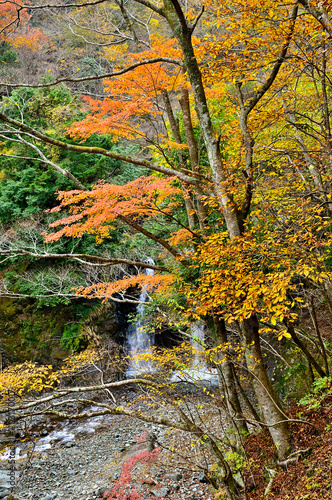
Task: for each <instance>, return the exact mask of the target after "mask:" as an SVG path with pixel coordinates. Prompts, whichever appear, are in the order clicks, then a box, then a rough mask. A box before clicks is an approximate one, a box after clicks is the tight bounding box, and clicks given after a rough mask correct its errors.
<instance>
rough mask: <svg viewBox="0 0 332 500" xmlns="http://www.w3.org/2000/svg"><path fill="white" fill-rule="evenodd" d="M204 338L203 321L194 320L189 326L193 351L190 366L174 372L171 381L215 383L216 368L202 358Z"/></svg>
mask: <svg viewBox="0 0 332 500" xmlns="http://www.w3.org/2000/svg"><path fill="white" fill-rule="evenodd" d="M204 338H205V323H204V321H196V323H193V324H192V325H191V327H190V344H191V347H192V351H193V359H192V362H191V366H190V367H189V368H188V369H187V370H183V371H181V372H175V373H174V374H173V376H172V379H171V380H172V381H173V382H184V381H186V382H195V381H209V382H210V383H212V384H214V383H215V380H216V370H214V369H211V368H209V367H208V366H207V364H206V361H205V359H204V350H205V347H204Z"/></svg>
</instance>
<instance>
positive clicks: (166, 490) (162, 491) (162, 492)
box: [151, 486, 169, 498]
mask: <svg viewBox="0 0 332 500" xmlns="http://www.w3.org/2000/svg"><path fill="white" fill-rule="evenodd" d="M151 493H153V495H155V496H156V497H161V498H166V497H167V495H168V494H169V488H167V486H165V487H163V488H159V489H158V490H157V489H156V490H152V491H151Z"/></svg>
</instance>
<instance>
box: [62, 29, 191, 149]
mask: <svg viewBox="0 0 332 500" xmlns="http://www.w3.org/2000/svg"><path fill="white" fill-rule="evenodd" d="M151 45H152V47H151V49H150V50H147V51H144V52H139V53H131V54H126V61H125V67H126V66H130V65H132V64H135V63H139V62H141V61H146V60H149V59H153V58H158V57H159V58H160V57H167V58H172V59H174V61H175V62H178V63H181V52H180V50H179V49H178V48H177V47H176V42H175V41H174V39H171V40H164V39H161V38H157V37H154V36H151ZM121 55H122V54H121ZM119 63H120V64H121V66H123V60H122V61H121V60H119ZM118 69H119V68H118ZM181 81H182V75H181V69H180V67H179V66H178V65H175V66H172V65H170V64H168V65H165V64H164V63H162V62H156V63H154V64H149V65H145V64H144V65H142V66H137V67H136V68H135V69H133V70H131V71H129V72H127V73H124V74H123V75H121V76H117V77H113V78H112V79H105V80H104V85H105V88H104V92H105V93H106V95H107V96H108V97H105V99H103V100H99V99H92V98H91V97H86V98H84V100H85V102H86V104H87V106H86V110H87V111H88V115H87V117H86V118H85V119H84V120H82V121H80V122H75V123H73V124H72V125H71V127H70V130H69V133H70V134H71V135H72V136H73V137H79V138H87V137H89V136H90V135H91V134H93V133H108V134H112V135H113V137H114V139H117V138H118V137H126V138H127V139H133V138H137V137H141V136H144V134H145V132H144V128H143V127H142V120H143V121H144V118H146V117H147V116H149V119H151V118H152V119H153V117H154V119H156V118H157V117H158V115H161V114H162V107H161V106H160V102H159V99H160V95H161V93H162V91H163V90H170V89H174V88H175V87H176V86H177V85H179V83H181Z"/></svg>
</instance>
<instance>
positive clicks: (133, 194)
mask: <svg viewBox="0 0 332 500" xmlns="http://www.w3.org/2000/svg"><path fill="white" fill-rule="evenodd" d="M177 195H181V189H180V188H179V187H178V186H177V185H176V183H175V178H174V177H169V178H165V179H158V178H156V177H154V176H150V177H140V178H139V179H136V180H135V181H132V182H129V183H128V184H126V185H125V186H118V185H114V184H107V183H104V182H101V183H100V184H97V185H96V186H94V187H93V189H92V190H91V191H77V190H75V191H68V192H61V193H59V199H60V200H61V203H60V205H59V206H58V207H56V208H54V209H53V210H52V212H59V211H60V210H62V209H64V208H66V207H69V212H70V213H71V215H69V216H68V217H64V218H62V219H60V220H57V221H56V222H53V224H51V227H58V226H64V227H63V228H62V229H60V230H59V231H57V232H54V233H52V234H48V235H46V241H57V240H59V238H61V237H62V236H71V237H75V238H78V237H81V236H82V235H83V234H84V233H88V234H94V235H96V239H97V242H99V243H101V242H102V240H103V239H104V238H106V237H107V236H108V234H109V230H110V229H111V228H113V227H114V226H113V225H112V224H113V222H114V221H115V220H116V219H117V218H121V216H126V217H127V216H128V217H131V218H132V219H133V220H144V218H150V217H155V216H156V215H159V214H160V213H169V212H170V211H171V210H172V209H173V208H174V206H176V205H177V204H178V203H179V202H180V200H178V201H177V200H176V196H177ZM170 198H171V199H170Z"/></svg>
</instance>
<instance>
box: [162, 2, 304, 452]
mask: <svg viewBox="0 0 332 500" xmlns="http://www.w3.org/2000/svg"><path fill="white" fill-rule="evenodd" d="M162 14H163V15H164V17H165V18H166V19H167V21H168V23H169V25H170V27H171V29H172V31H173V33H174V35H175V36H176V38H177V40H178V42H179V44H180V46H181V48H182V52H183V56H184V62H185V68H186V70H187V74H188V78H189V81H190V84H191V87H192V90H193V94H194V98H195V107H196V112H197V115H198V118H199V123H200V127H201V130H202V134H203V137H204V142H205V146H206V151H207V155H208V159H209V164H210V168H211V175H212V179H213V182H214V191H215V195H216V197H217V199H218V201H219V205H220V208H221V210H222V212H223V215H224V219H225V222H226V226H227V230H228V233H229V237H230V239H231V240H232V239H233V238H235V237H238V236H240V235H241V226H240V223H239V220H238V215H239V210H238V207H237V206H236V204H235V203H234V201H233V199H232V195H231V194H229V193H228V192H227V191H226V189H225V185H226V182H225V181H226V177H225V173H224V171H223V164H222V158H221V154H220V150H219V143H218V139H217V138H216V137H215V134H214V131H213V127H212V122H211V118H210V114H209V110H208V106H207V101H206V95H205V90H204V86H203V81H202V75H201V72H200V69H199V66H198V63H197V59H196V57H195V54H194V49H193V45H192V40H191V33H192V31H191V29H190V28H189V26H188V24H187V21H186V19H185V16H184V14H183V12H182V9H181V6H180V4H179V2H178V0H164V6H163V8H162ZM296 15H297V6H295V7H294V9H293V14H292V20H293V21H292V26H291V30H290V33H289V35H288V37H287V40H286V42H285V45H284V47H283V49H282V51H281V53H280V56H279V58H278V60H277V62H276V63H275V66H274V68H273V70H272V72H271V75H270V77H269V78H268V80H267V81H266V82H265V84H263V85H262V87H261V89H259V91H258V92H257V93H256V95H255V96H254V98H253V99H252V100H251V101H250V103H248V105H246V116H248V114H249V112H250V110H251V109H253V107H254V106H255V105H256V103H257V102H258V101H259V100H260V99H261V97H262V96H263V95H264V93H265V92H266V91H267V90H268V89H269V88H270V86H271V85H272V83H273V81H274V79H275V77H276V75H277V74H278V71H279V69H280V66H281V65H282V63H283V61H284V57H285V55H286V53H287V49H288V46H289V43H290V40H291V36H292V31H293V29H294V24H295V19H296ZM249 139H250V137H249ZM247 146H248V147H249V148H251V147H252V142H250V143H249V142H248V145H247ZM248 152H249V153H250V151H248ZM248 157H249V158H250V159H251V157H252V155H251V154H250V155H247V159H248ZM246 210H247V211H248V210H249V207H246ZM240 222H241V221H240ZM242 328H243V331H244V338H245V350H246V358H247V364H248V367H250V368H249V370H250V373H251V375H252V378H253V386H254V389H255V392H256V396H257V399H258V402H259V405H260V409H261V412H262V414H263V416H264V420H265V422H266V425H267V426H268V429H269V432H270V434H271V437H272V439H273V442H274V444H275V447H276V450H277V453H278V456H279V458H280V459H284V458H285V457H286V456H287V453H288V452H289V449H290V433H289V428H288V425H287V417H285V415H284V414H283V413H282V411H281V410H280V405H279V403H278V401H277V398H276V396H275V395H274V393H273V389H272V386H271V383H270V381H269V379H268V377H267V373H266V370H265V368H264V364H263V362H262V356H261V349H260V342H259V333H258V321H257V319H256V317H255V316H252V317H251V318H249V319H246V320H244V321H243V323H242ZM285 420H286V422H285Z"/></svg>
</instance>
